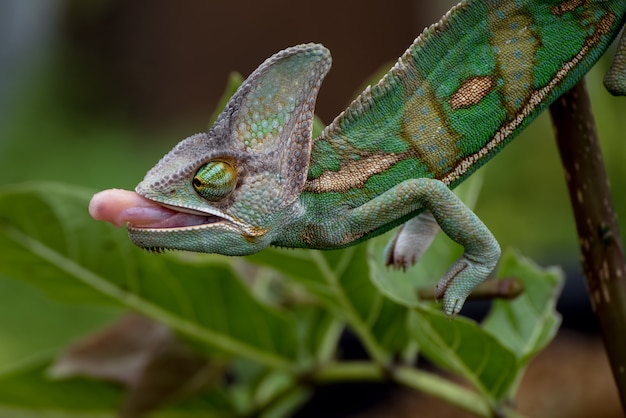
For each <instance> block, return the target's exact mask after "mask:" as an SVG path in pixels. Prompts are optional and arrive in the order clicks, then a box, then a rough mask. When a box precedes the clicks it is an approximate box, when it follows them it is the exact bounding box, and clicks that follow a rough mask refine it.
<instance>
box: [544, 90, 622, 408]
mask: <svg viewBox="0 0 626 418" xmlns="http://www.w3.org/2000/svg"><path fill="white" fill-rule="evenodd" d="M550 113H551V115H552V120H553V123H554V127H555V129H556V139H557V145H558V148H559V153H560V155H561V161H562V163H563V167H564V169H565V180H566V182H567V186H568V189H569V194H570V200H571V203H572V207H573V209H574V217H575V218H576V228H577V230H578V237H579V245H580V251H581V255H582V266H583V272H584V274H585V277H586V279H587V288H588V290H589V298H590V299H591V306H592V308H593V310H594V312H595V314H596V317H597V319H598V322H599V324H600V328H601V330H602V336H603V339H604V346H605V349H606V351H607V354H608V357H609V360H610V363H611V369H612V370H613V376H614V378H615V381H616V383H617V388H618V391H619V394H620V399H621V401H622V407H623V408H624V410H626V333H625V332H624V324H626V262H625V260H624V252H623V249H622V243H621V241H620V234H619V231H618V228H617V221H616V218H615V211H614V209H613V203H612V201H611V195H610V192H609V186H608V180H607V176H606V172H605V170H604V163H603V160H602V153H601V150H600V145H599V141H598V135H597V132H596V128H595V122H594V118H593V114H592V112H591V103H590V101H589V96H588V94H587V89H586V87H585V83H584V80H582V81H581V82H579V83H578V84H577V85H576V86H574V88H572V89H571V90H570V91H568V92H567V93H565V94H564V95H563V96H562V97H561V98H560V99H559V100H557V101H556V102H555V103H554V104H552V105H551V106H550Z"/></svg>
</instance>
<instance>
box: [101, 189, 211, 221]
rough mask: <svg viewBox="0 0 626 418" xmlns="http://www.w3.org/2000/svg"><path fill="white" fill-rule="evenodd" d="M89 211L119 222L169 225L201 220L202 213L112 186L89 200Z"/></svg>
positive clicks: (104, 218) (107, 219) (104, 219)
mask: <svg viewBox="0 0 626 418" xmlns="http://www.w3.org/2000/svg"><path fill="white" fill-rule="evenodd" d="M89 214H90V215H91V217H92V218H94V219H96V220H99V221H107V222H110V223H112V224H113V225H115V226H118V227H120V226H124V225H125V224H126V223H129V224H131V225H133V226H136V227H151V228H168V227H176V226H187V225H194V224H197V223H198V218H199V217H198V216H195V215H188V214H185V213H181V212H176V211H174V210H171V209H167V208H165V207H163V206H161V205H158V204H156V203H154V202H152V201H150V200H148V199H145V198H143V197H141V196H140V195H138V194H137V193H135V192H131V191H128V190H121V189H109V190H104V191H101V192H99V193H96V194H95V195H93V197H92V198H91V202H89Z"/></svg>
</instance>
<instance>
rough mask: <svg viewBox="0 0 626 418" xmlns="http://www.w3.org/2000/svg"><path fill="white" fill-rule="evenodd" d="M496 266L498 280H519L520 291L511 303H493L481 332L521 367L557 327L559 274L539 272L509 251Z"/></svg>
mask: <svg viewBox="0 0 626 418" xmlns="http://www.w3.org/2000/svg"><path fill="white" fill-rule="evenodd" d="M500 263H501V264H500V271H499V277H516V278H519V279H520V280H521V281H522V283H523V284H524V292H523V293H522V294H521V295H520V296H518V297H517V298H516V299H514V300H512V301H505V300H495V301H494V302H493V307H492V309H491V311H490V312H489V315H488V316H487V318H485V320H484V321H483V329H485V331H487V332H489V333H491V334H492V335H494V336H495V337H496V338H497V339H498V340H500V341H501V342H502V344H504V345H505V346H506V347H508V348H509V349H510V350H512V351H513V352H514V353H515V355H516V356H517V357H518V359H519V361H520V362H521V363H523V364H525V363H527V362H528V361H529V360H530V359H531V358H532V357H533V356H534V355H535V354H537V353H538V352H539V351H541V350H542V349H543V348H544V347H545V346H546V345H547V344H548V343H549V342H550V341H551V340H552V338H553V337H554V335H555V334H556V332H557V330H558V328H559V325H560V324H561V315H560V314H559V313H558V312H557V311H556V301H557V299H558V296H559V294H560V292H561V288H562V286H563V273H562V271H561V270H560V269H558V268H548V269H541V268H540V267H538V266H537V265H536V264H534V263H533V262H532V261H530V260H528V259H526V258H524V257H521V256H519V255H517V254H515V252H513V251H509V252H507V253H506V254H505V255H504V256H503V257H502V260H501V261H500Z"/></svg>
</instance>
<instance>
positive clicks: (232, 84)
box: [209, 71, 243, 128]
mask: <svg viewBox="0 0 626 418" xmlns="http://www.w3.org/2000/svg"><path fill="white" fill-rule="evenodd" d="M242 83H243V77H242V76H241V74H239V73H238V72H236V71H233V72H231V73H230V74H229V75H228V80H227V82H226V88H225V89H224V92H223V93H222V97H220V100H219V101H218V102H217V105H216V106H215V110H214V111H213V114H212V115H211V117H210V118H209V128H211V126H213V124H214V123H215V121H216V120H217V117H218V116H219V115H220V113H222V110H224V108H225V107H226V105H227V104H228V101H229V100H230V98H231V96H232V95H233V94H235V92H236V91H237V89H238V88H239V86H241V84H242Z"/></svg>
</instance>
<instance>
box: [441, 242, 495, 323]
mask: <svg viewBox="0 0 626 418" xmlns="http://www.w3.org/2000/svg"><path fill="white" fill-rule="evenodd" d="M492 244H495V247H492V248H491V249H490V250H489V251H486V252H485V253H483V254H482V255H481V256H480V257H479V259H474V260H472V259H471V258H470V257H471V256H468V254H467V253H465V254H463V255H462V256H461V257H460V258H459V259H458V260H457V261H456V262H455V263H454V264H453V265H452V266H451V267H450V268H449V269H448V271H447V272H446V274H445V275H444V276H443V277H442V278H441V280H439V283H437V286H435V291H434V295H435V298H437V299H441V298H443V310H444V312H445V313H446V314H447V315H456V314H457V313H459V311H460V310H461V308H462V307H463V304H464V303H465V299H467V297H468V296H469V294H470V293H471V292H472V290H473V289H474V288H475V287H476V286H478V285H479V284H480V283H481V282H482V281H483V280H485V279H486V278H487V277H488V276H489V274H490V273H491V272H492V271H493V269H494V268H495V266H496V263H497V262H498V258H499V257H500V246H499V245H498V243H497V242H496V241H495V240H493V243H492Z"/></svg>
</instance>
